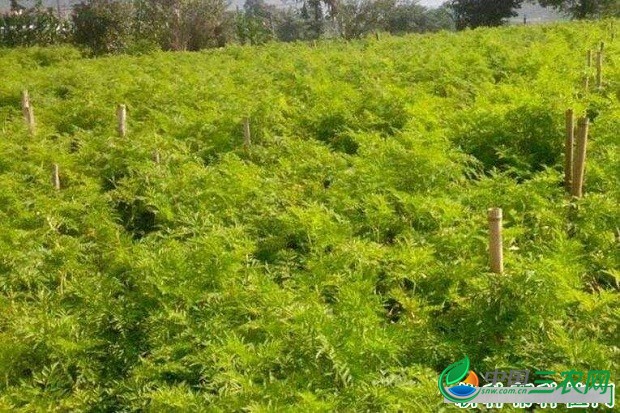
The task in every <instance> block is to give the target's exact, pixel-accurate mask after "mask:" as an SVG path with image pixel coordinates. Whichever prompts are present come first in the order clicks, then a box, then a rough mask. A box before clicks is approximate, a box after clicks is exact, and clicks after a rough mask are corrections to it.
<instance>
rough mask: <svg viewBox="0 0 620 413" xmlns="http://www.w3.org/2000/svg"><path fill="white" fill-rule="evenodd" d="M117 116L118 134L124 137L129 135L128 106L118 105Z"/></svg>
mask: <svg viewBox="0 0 620 413" xmlns="http://www.w3.org/2000/svg"><path fill="white" fill-rule="evenodd" d="M116 118H117V120H118V127H117V129H118V135H119V136H120V137H121V138H124V137H125V136H126V135H127V106H125V105H118V107H117V108H116Z"/></svg>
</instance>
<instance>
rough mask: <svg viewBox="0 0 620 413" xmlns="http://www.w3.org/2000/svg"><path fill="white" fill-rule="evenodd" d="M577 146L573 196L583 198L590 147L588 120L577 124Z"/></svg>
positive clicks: (581, 120)
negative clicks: (587, 153)
mask: <svg viewBox="0 0 620 413" xmlns="http://www.w3.org/2000/svg"><path fill="white" fill-rule="evenodd" d="M577 125H578V127H577V132H578V133H577V145H576V147H575V154H574V164H573V187H572V191H571V195H572V196H574V197H577V198H581V197H582V195H583V181H584V176H585V167H586V148H587V145H588V126H589V121H588V118H580V119H579V121H578V122H577Z"/></svg>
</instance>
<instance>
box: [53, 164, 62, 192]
mask: <svg viewBox="0 0 620 413" xmlns="http://www.w3.org/2000/svg"><path fill="white" fill-rule="evenodd" d="M52 183H53V184H54V188H55V189H56V190H59V189H60V168H59V167H58V164H57V163H55V164H54V167H53V169H52Z"/></svg>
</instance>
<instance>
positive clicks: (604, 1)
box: [539, 0, 620, 19]
mask: <svg viewBox="0 0 620 413" xmlns="http://www.w3.org/2000/svg"><path fill="white" fill-rule="evenodd" d="M539 3H540V5H541V6H544V7H548V6H551V7H553V8H555V9H556V10H560V11H563V12H565V13H568V14H570V15H571V16H572V17H574V18H576V19H585V18H588V17H601V16H615V17H619V16H620V1H619V0H540V1H539Z"/></svg>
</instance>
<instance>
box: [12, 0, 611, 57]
mask: <svg viewBox="0 0 620 413" xmlns="http://www.w3.org/2000/svg"><path fill="white" fill-rule="evenodd" d="M524 1H528V0H448V1H446V2H445V3H444V5H443V6H441V7H439V8H427V7H423V6H421V5H419V4H418V3H417V2H416V1H415V0H298V1H297V2H296V3H295V4H294V5H291V6H289V7H286V8H282V7H276V6H274V5H271V4H268V3H266V2H265V0H246V2H245V4H244V5H243V7H242V8H237V9H236V10H230V9H229V7H228V3H227V0H85V1H84V2H82V3H80V4H78V5H75V6H74V7H73V8H72V12H71V15H70V17H69V18H62V17H61V16H59V14H58V13H56V12H55V10H53V9H51V8H45V7H43V6H42V3H41V1H40V0H39V2H38V3H37V4H36V5H35V6H34V7H31V8H25V7H22V6H20V5H19V4H18V3H17V1H16V0H11V10H10V11H9V12H7V13H3V14H0V46H4V47H17V46H32V45H52V44H58V43H73V44H75V45H77V46H80V47H83V48H85V49H86V50H88V51H89V52H90V53H91V54H93V55H101V54H108V53H132V52H144V51H150V50H173V51H181V50H200V49H204V48H211V47H222V46H224V45H226V44H228V43H240V44H252V45H256V44H263V43H266V42H269V41H285V42H290V41H304V40H315V39H319V38H324V37H340V38H344V39H354V38H359V37H363V36H366V35H368V34H371V33H378V32H389V33H391V34H403V33H416V32H418V33H419V32H428V31H439V30H455V29H458V30H461V29H466V28H475V27H479V26H498V25H501V24H504V23H505V22H506V19H507V18H509V17H512V16H516V15H517V13H516V10H518V9H519V8H520V7H521V5H522V4H523V2H524ZM529 1H530V2H538V3H539V4H541V5H543V6H549V7H553V8H556V9H558V10H561V11H564V12H566V13H568V14H569V15H572V16H573V17H574V18H591V17H600V16H603V15H609V16H619V15H620V10H619V9H620V6H619V5H618V2H617V1H616V0H536V1H535V0H529Z"/></svg>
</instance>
